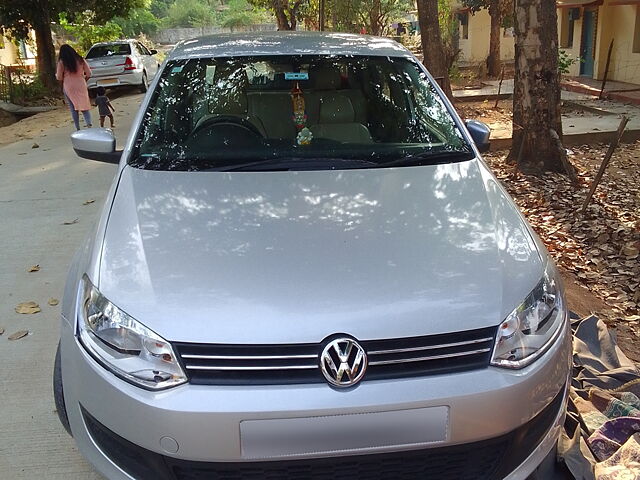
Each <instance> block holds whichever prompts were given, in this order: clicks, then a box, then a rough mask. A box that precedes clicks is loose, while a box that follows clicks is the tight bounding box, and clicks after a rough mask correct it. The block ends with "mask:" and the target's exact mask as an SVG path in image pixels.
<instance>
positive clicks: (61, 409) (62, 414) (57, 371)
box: [53, 342, 73, 436]
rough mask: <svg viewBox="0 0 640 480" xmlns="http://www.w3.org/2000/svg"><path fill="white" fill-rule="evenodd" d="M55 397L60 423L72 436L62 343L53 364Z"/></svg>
mask: <svg viewBox="0 0 640 480" xmlns="http://www.w3.org/2000/svg"><path fill="white" fill-rule="evenodd" d="M53 399H54V401H55V404H56V413H57V414H58V418H59V419H60V423H61V424H62V426H63V427H64V429H65V430H66V431H67V433H68V434H69V435H71V436H73V434H72V433H71V426H70V425H69V417H68V416H67V407H66V406H65V404H64V389H63V387H62V365H61V362H60V343H59V342H58V349H57V350H56V360H55V362H54V364H53Z"/></svg>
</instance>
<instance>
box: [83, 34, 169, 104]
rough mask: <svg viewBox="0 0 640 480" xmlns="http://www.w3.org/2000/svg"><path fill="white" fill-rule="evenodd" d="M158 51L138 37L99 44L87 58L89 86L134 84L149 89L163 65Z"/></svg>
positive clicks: (93, 47) (91, 87)
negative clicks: (150, 48) (144, 43)
mask: <svg viewBox="0 0 640 480" xmlns="http://www.w3.org/2000/svg"><path fill="white" fill-rule="evenodd" d="M156 53H158V52H157V50H153V49H152V50H149V49H148V48H147V47H145V46H144V45H143V44H142V43H140V42H138V41H137V40H122V41H117V42H102V43H96V44H94V45H93V46H92V47H91V48H90V49H89V51H88V52H87V55H86V57H85V58H86V60H87V63H88V64H89V67H91V78H89V80H87V87H88V88H89V89H91V90H92V89H95V88H98V87H105V88H113V87H119V86H122V85H129V86H131V85H134V86H139V87H140V90H141V91H142V92H146V91H147V88H148V86H149V82H151V80H153V77H155V75H156V73H157V72H158V68H159V67H160V64H159V63H158V59H157V58H156V57H155V55H156Z"/></svg>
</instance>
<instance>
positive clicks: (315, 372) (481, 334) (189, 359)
mask: <svg viewBox="0 0 640 480" xmlns="http://www.w3.org/2000/svg"><path fill="white" fill-rule="evenodd" d="M495 333H496V328H495V327H490V328H482V329H478V330H468V331H463V332H456V333H447V334H442V335H428V336H422V337H408V338H395V339H386V340H367V341H361V342H359V343H360V345H362V347H363V348H364V349H365V351H366V352H367V356H368V360H369V363H368V367H367V371H366V374H365V376H364V379H363V380H365V381H366V380H380V379H390V378H402V377H415V376H423V375H434V374H441V373H452V372H459V371H465V370H473V369H477V368H484V367H486V366H488V365H489V360H490V357H491V350H492V348H493V342H494V338H495ZM174 346H175V347H176V349H177V352H178V355H179V356H180V358H181V360H182V363H183V366H184V367H185V370H186V372H187V375H188V377H189V381H190V382H191V383H193V384H200V385H228V384H233V385H247V384H250V385H273V384H293V383H320V382H325V381H326V380H325V379H324V377H323V376H322V373H321V371H320V368H319V361H318V358H319V354H320V353H321V351H322V349H323V347H324V343H304V344H293V345H284V344H273V345H227V344H196V343H175V344H174Z"/></svg>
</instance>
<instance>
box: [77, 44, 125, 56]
mask: <svg viewBox="0 0 640 480" xmlns="http://www.w3.org/2000/svg"><path fill="white" fill-rule="evenodd" d="M130 54H131V46H130V45H129V44H128V43H113V44H110V45H96V46H94V47H91V50H89V52H88V53H87V58H99V57H112V56H114V55H130Z"/></svg>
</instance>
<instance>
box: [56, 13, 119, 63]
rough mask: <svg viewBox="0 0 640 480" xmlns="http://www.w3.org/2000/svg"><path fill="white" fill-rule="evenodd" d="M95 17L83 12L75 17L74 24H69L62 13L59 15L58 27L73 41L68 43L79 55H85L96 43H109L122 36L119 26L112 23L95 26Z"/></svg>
mask: <svg viewBox="0 0 640 480" xmlns="http://www.w3.org/2000/svg"><path fill="white" fill-rule="evenodd" d="M95 23H96V20H95V16H94V15H93V14H91V13H88V12H85V13H84V14H83V15H82V16H80V15H78V16H76V23H70V22H69V21H68V20H67V16H66V15H65V14H64V13H61V14H60V26H61V27H62V28H63V30H64V31H65V32H66V33H68V34H69V35H71V36H73V37H74V38H75V41H73V42H69V43H70V44H72V46H73V47H74V48H75V49H76V50H77V51H78V53H79V54H80V55H85V54H86V53H87V51H88V50H89V48H91V45H93V44H94V43H97V42H109V41H112V40H117V39H119V38H122V37H123V36H124V34H123V32H122V28H120V25H118V24H117V23H114V22H106V23H105V24H104V25H95Z"/></svg>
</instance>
